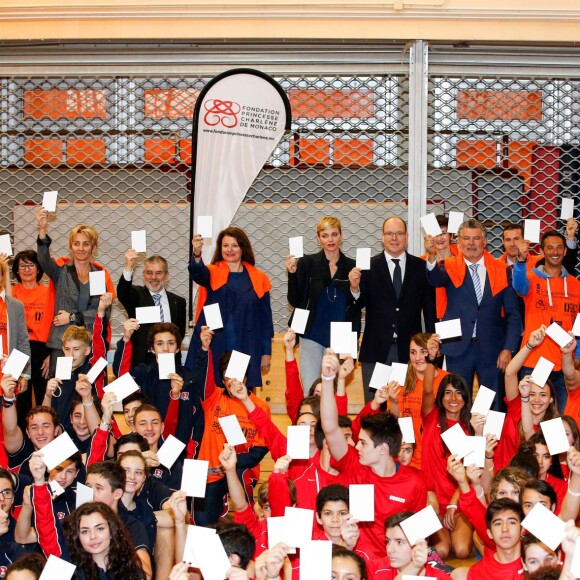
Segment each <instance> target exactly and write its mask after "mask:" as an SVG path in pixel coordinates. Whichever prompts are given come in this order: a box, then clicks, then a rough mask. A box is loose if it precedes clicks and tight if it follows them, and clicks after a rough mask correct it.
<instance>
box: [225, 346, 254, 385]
mask: <svg viewBox="0 0 580 580" xmlns="http://www.w3.org/2000/svg"><path fill="white" fill-rule="evenodd" d="M249 364H250V355H249V354H244V353H243V352H238V351H237V350H232V356H231V357H230V362H229V363H228V368H227V369H226V374H225V375H224V376H226V377H227V378H228V379H236V380H238V381H240V382H242V381H243V380H244V378H245V376H246V371H247V370H248V365H249Z"/></svg>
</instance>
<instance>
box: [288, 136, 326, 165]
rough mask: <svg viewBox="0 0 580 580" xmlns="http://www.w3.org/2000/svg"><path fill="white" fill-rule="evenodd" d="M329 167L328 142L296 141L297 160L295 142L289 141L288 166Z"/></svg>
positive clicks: (320, 140) (315, 140)
mask: <svg viewBox="0 0 580 580" xmlns="http://www.w3.org/2000/svg"><path fill="white" fill-rule="evenodd" d="M297 164H306V165H330V142H329V141H328V140H326V139H298V160H297V159H296V142H295V141H294V140H293V139H292V140H291V141H290V165H297Z"/></svg>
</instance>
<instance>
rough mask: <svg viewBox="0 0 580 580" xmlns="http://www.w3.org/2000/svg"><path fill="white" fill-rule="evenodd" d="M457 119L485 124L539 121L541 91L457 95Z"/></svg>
mask: <svg viewBox="0 0 580 580" xmlns="http://www.w3.org/2000/svg"><path fill="white" fill-rule="evenodd" d="M457 117H458V118H460V119H470V120H485V121H495V120H502V121H514V120H517V121H541V120H542V93H541V91H492V90H486V91H477V90H469V91H459V92H458V93H457Z"/></svg>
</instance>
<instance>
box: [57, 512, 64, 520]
mask: <svg viewBox="0 0 580 580" xmlns="http://www.w3.org/2000/svg"><path fill="white" fill-rule="evenodd" d="M56 517H57V518H58V519H59V520H64V518H66V514H65V513H64V512H57V514H56Z"/></svg>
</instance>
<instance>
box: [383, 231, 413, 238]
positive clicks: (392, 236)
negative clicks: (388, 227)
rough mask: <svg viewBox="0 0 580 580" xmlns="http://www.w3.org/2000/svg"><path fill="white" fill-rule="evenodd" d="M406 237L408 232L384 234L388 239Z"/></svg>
mask: <svg viewBox="0 0 580 580" xmlns="http://www.w3.org/2000/svg"><path fill="white" fill-rule="evenodd" d="M406 235H407V232H383V236H386V237H387V238H402V237H403V236H406Z"/></svg>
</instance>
